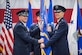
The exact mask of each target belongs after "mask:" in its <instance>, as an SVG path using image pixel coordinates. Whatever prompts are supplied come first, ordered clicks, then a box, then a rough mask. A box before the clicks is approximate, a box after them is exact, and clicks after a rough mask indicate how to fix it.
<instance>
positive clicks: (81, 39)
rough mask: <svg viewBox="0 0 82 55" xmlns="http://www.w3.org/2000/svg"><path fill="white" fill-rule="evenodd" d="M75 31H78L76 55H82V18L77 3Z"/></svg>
mask: <svg viewBox="0 0 82 55" xmlns="http://www.w3.org/2000/svg"><path fill="white" fill-rule="evenodd" d="M77 30H78V55H82V17H81V11H80V7H79V1H78V3H77Z"/></svg>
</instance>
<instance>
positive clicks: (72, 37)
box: [68, 0, 82, 55]
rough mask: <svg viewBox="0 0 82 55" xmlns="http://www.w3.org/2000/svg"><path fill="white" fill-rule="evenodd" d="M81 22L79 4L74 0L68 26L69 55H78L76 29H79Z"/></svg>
mask: <svg viewBox="0 0 82 55" xmlns="http://www.w3.org/2000/svg"><path fill="white" fill-rule="evenodd" d="M81 26H82V21H81V15H80V8H79V3H78V1H77V0H75V4H74V8H73V12H72V17H71V20H70V25H69V32H68V43H69V50H70V54H71V55H78V42H77V40H78V30H79V29H78V28H81Z"/></svg>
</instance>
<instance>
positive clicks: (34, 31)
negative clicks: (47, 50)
mask: <svg viewBox="0 0 82 55" xmlns="http://www.w3.org/2000/svg"><path fill="white" fill-rule="evenodd" d="M36 16H37V21H38V22H37V23H34V24H32V25H31V26H30V34H31V36H32V37H34V38H36V39H40V28H39V23H40V21H41V19H40V11H37V12H36ZM31 51H33V52H34V55H41V49H40V45H39V44H38V45H37V44H32V45H31Z"/></svg>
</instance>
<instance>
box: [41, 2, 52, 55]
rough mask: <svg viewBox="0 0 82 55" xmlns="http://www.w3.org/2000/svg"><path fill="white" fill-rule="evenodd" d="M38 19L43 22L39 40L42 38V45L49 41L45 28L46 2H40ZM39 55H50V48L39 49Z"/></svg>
mask: <svg viewBox="0 0 82 55" xmlns="http://www.w3.org/2000/svg"><path fill="white" fill-rule="evenodd" d="M40 17H41V19H42V20H43V29H42V33H43V34H42V35H41V38H44V43H46V42H47V41H48V40H49V35H48V32H47V31H46V26H47V10H46V0H41V7H40ZM41 55H52V52H51V47H47V48H43V49H41Z"/></svg>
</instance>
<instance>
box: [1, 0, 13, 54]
mask: <svg viewBox="0 0 82 55" xmlns="http://www.w3.org/2000/svg"><path fill="white" fill-rule="evenodd" d="M13 42H14V37H13V29H12V14H11V10H10V3H9V0H6V10H5V13H4V21H3V22H2V28H1V36H0V43H2V46H3V49H2V55H13Z"/></svg>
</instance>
